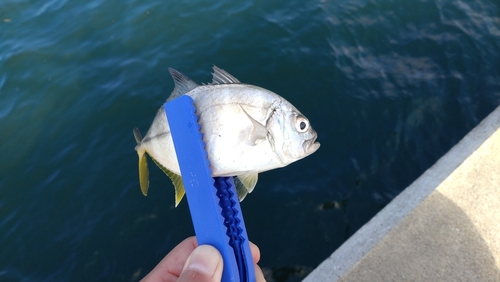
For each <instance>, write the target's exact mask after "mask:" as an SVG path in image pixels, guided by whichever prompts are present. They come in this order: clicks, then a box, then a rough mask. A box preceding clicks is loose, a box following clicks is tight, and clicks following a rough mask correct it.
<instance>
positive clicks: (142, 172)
mask: <svg viewBox="0 0 500 282" xmlns="http://www.w3.org/2000/svg"><path fill="white" fill-rule="evenodd" d="M134 137H135V141H136V142H137V144H140V143H141V141H142V135H141V133H140V132H139V129H138V128H137V127H136V128H134ZM137 147H139V146H137ZM137 147H136V150H137V154H138V155H139V184H140V186H141V191H142V194H143V195H144V196H147V195H148V188H149V170H148V160H147V157H146V155H147V154H146V150H144V149H140V148H137Z"/></svg>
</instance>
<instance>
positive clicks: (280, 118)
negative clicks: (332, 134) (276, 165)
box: [268, 105, 320, 165]
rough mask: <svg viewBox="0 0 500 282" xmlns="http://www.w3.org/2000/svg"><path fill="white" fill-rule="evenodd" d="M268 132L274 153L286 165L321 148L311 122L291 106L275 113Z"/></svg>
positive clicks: (270, 120)
mask: <svg viewBox="0 0 500 282" xmlns="http://www.w3.org/2000/svg"><path fill="white" fill-rule="evenodd" d="M268 130H269V131H270V133H271V135H272V136H271V138H269V139H270V141H271V142H272V143H273V144H272V146H273V148H274V151H275V153H276V154H277V155H278V156H279V158H280V160H281V162H282V163H283V164H284V165H288V164H290V163H292V162H295V161H297V160H300V159H302V158H305V157H307V156H309V155H311V154H312V153H314V152H316V151H317V150H318V149H319V147H320V143H319V142H316V138H317V137H318V134H317V133H316V131H314V129H313V128H312V126H311V123H310V122H309V120H308V119H307V118H306V117H305V116H304V115H303V114H301V113H300V112H299V111H298V110H297V109H295V107H293V106H291V105H290V106H289V107H285V108H281V109H277V110H275V111H274V113H273V115H271V117H270V119H269V121H268Z"/></svg>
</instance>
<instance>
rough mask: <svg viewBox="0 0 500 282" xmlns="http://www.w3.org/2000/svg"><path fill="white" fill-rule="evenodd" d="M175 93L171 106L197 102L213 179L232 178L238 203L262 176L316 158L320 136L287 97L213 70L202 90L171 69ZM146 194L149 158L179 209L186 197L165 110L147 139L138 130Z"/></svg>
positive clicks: (141, 171)
mask: <svg viewBox="0 0 500 282" xmlns="http://www.w3.org/2000/svg"><path fill="white" fill-rule="evenodd" d="M169 71H170V73H171V75H172V77H173V79H174V82H175V89H174V91H173V92H172V94H171V96H170V97H169V98H168V99H167V102H168V101H170V100H172V99H175V98H177V97H179V96H181V95H188V96H190V97H191V98H192V99H193V100H194V106H195V108H196V114H197V115H198V118H199V119H198V122H199V124H200V126H201V129H200V130H201V133H202V135H203V141H204V142H205V145H206V147H205V149H206V151H207V155H208V160H209V162H210V168H211V170H212V176H213V177H217V176H234V177H235V180H236V181H235V182H236V183H237V190H238V196H239V198H240V200H243V198H244V197H245V196H246V195H247V193H249V192H251V191H252V190H253V188H254V187H255V184H256V182H257V178H258V173H260V172H263V171H267V170H271V169H275V168H279V167H284V166H286V165H288V164H290V163H292V162H295V161H297V160H299V159H302V158H304V157H306V156H308V155H310V154H312V153H314V152H315V151H316V150H317V149H318V148H319V146H320V144H319V143H318V142H315V140H316V137H317V134H316V132H315V131H314V130H313V129H312V127H311V126H310V124H309V121H308V120H307V118H305V117H304V116H303V115H302V114H301V113H300V112H299V111H298V110H297V109H296V108H295V107H294V106H293V105H292V104H291V103H289V102H288V101H286V100H285V99H284V98H283V97H281V96H279V95H277V94H275V93H273V92H271V91H269V90H266V89H264V88H261V87H258V86H254V85H249V84H243V83H240V82H239V80H237V79H236V78H234V77H233V76H232V75H230V74H229V73H227V72H225V71H224V70H222V69H219V68H217V67H215V66H214V73H213V81H212V83H211V84H206V85H198V84H196V83H195V82H193V81H192V80H191V79H189V78H188V77H186V76H185V75H183V74H181V73H180V72H178V71H176V70H174V69H169ZM134 134H135V136H136V141H137V143H138V144H137V146H136V148H135V149H136V151H137V153H138V155H139V178H140V183H141V190H142V192H143V194H145V195H146V194H147V190H148V186H149V180H148V179H147V178H148V172H147V162H146V159H145V158H146V157H145V156H146V154H148V155H149V156H150V157H151V158H152V159H153V160H154V161H155V163H156V164H157V165H158V166H159V167H160V168H161V169H162V170H163V171H164V172H165V173H166V174H167V175H168V176H169V177H170V178H171V180H172V181H173V183H174V186H175V190H176V205H177V204H178V203H179V202H180V200H181V199H182V197H183V195H184V187H183V186H182V181H181V178H180V169H179V165H178V162H177V156H176V154H175V149H174V145H173V141H172V136H171V134H170V127H169V125H168V120H167V117H166V115H165V110H164V108H163V107H161V108H160V109H159V110H158V112H157V114H156V116H155V119H154V120H153V123H152V125H151V127H150V128H149V130H148V132H147V134H146V135H145V136H144V138H141V136H140V134H139V133H138V130H137V129H134Z"/></svg>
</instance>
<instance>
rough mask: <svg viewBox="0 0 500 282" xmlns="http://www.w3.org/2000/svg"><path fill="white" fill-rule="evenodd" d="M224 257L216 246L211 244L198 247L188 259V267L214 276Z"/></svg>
mask: <svg viewBox="0 0 500 282" xmlns="http://www.w3.org/2000/svg"><path fill="white" fill-rule="evenodd" d="M221 260H222V257H221V255H220V253H219V251H217V249H216V248H214V247H212V246H209V245H201V246H199V247H197V248H196V249H195V250H194V251H193V252H192V253H191V255H190V256H189V258H188V260H187V261H186V268H187V269H189V270H194V271H198V272H201V273H204V274H207V275H209V276H213V275H214V273H215V271H216V269H217V266H218V265H219V263H220V261H221Z"/></svg>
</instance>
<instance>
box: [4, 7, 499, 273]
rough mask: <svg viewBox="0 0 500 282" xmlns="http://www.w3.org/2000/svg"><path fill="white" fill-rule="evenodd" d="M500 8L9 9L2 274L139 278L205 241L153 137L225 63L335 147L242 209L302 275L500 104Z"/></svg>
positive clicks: (268, 178) (268, 254) (273, 177)
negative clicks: (179, 88) (195, 238)
mask: <svg viewBox="0 0 500 282" xmlns="http://www.w3.org/2000/svg"><path fill="white" fill-rule="evenodd" d="M499 15H500V4H499V3H498V2H497V1H493V0H484V1H482V0H481V1H470V0H464V1H438V0H434V1H431V0H429V1H387V0H380V1H376V0H371V1H352V0H349V1H299V0H292V1H261V0H255V1H252V0H245V1H239V2H238V3H236V2H232V1H217V2H212V1H202V0H193V1H154V0H145V1H133V0H125V1H117V0H111V1H104V0H90V1H88V0H86V1H82V0H74V1H63V0H51V1H41V0H40V1H27V0H24V1H23V0H7V1H3V2H2V4H0V132H1V134H2V137H1V138H0V140H1V142H0V158H1V160H2V162H1V164H0V168H1V169H0V173H1V176H0V246H2V247H1V255H0V280H2V281H89V280H90V281H137V280H139V279H140V278H141V277H143V276H144V275H145V274H146V273H147V272H149V271H150V270H151V269H152V268H153V267H154V266H155V265H156V263H158V262H159V261H160V259H161V258H162V257H163V256H165V254H166V253H167V252H168V251H169V250H171V249H172V248H173V247H174V246H175V245H176V244H177V243H178V242H180V241H181V240H182V239H184V238H185V237H188V236H191V235H193V228H192V225H191V222H190V216H189V211H188V208H187V204H186V202H185V201H183V203H182V204H181V205H180V206H179V207H178V208H174V207H173V204H174V193H173V188H172V185H171V183H170V181H169V180H168V178H167V177H166V176H165V175H163V173H162V172H161V171H160V170H159V169H157V168H156V167H155V166H154V165H153V164H152V163H150V168H151V169H150V181H151V186H150V193H149V195H148V197H143V196H142V195H141V193H140V189H139V183H138V176H137V154H136V153H135V151H134V146H135V141H134V138H133V135H132V128H134V127H139V128H140V129H141V131H142V132H145V131H146V130H147V128H148V127H149V125H150V123H151V121H152V119H153V117H154V114H155V113H156V110H157V109H158V108H159V107H160V105H161V104H162V103H163V102H164V101H165V99H166V98H167V97H168V95H169V94H170V92H171V91H172V89H173V82H172V80H171V78H170V77H169V75H168V70H167V68H168V67H174V68H176V69H178V70H180V71H181V72H183V73H185V74H186V75H188V76H190V77H191V78H192V79H193V80H195V81H197V82H210V81H211V74H210V71H211V66H212V65H213V64H216V65H217V66H219V67H221V68H223V69H225V70H227V71H228V72H229V73H231V74H233V75H234V76H235V77H237V78H238V79H239V80H240V81H242V82H245V83H250V84H255V85H258V86H261V87H264V88H267V89H270V90H272V91H274V92H276V93H278V94H280V95H282V96H283V97H285V98H286V99H287V100H289V101H290V102H292V103H293V104H294V105H296V106H297V108H299V109H300V110H301V112H302V113H304V114H305V115H306V116H307V117H308V118H309V120H310V121H311V122H312V125H313V127H314V128H315V129H316V131H317V132H318V134H319V137H318V141H320V142H321V143H322V146H321V148H320V149H319V151H318V152H317V153H315V154H314V155H312V156H310V157H307V158H306V159H304V160H302V161H299V162H297V163H294V164H292V165H290V166H288V167H286V168H283V169H278V170H275V171H270V172H266V173H263V174H261V175H260V179H259V183H258V185H257V188H256V189H255V191H254V192H253V193H252V194H251V195H249V196H248V197H247V198H246V199H245V201H244V202H243V203H242V209H243V212H244V216H245V221H246V226H247V230H248V233H249V236H250V239H251V240H252V241H253V242H255V243H256V244H257V245H258V246H259V247H260V248H261V253H262V259H261V263H260V265H261V267H262V268H263V269H264V271H265V272H266V276H267V278H268V280H269V281H298V280H300V279H301V278H303V277H304V276H305V275H306V274H307V273H308V272H310V271H311V270H312V269H313V268H314V267H316V266H317V265H318V264H319V263H320V262H321V261H322V260H324V259H325V258H326V257H328V256H329V255H330V254H331V253H332V252H333V251H334V250H335V249H336V248H338V247H339V246H340V245H341V244H342V243H343V242H344V241H345V240H346V239H347V238H349V236H351V235H352V234H353V233H354V232H356V230H358V229H359V228H360V227H361V226H362V225H363V224H364V223H366V222H367V221H368V220H369V219H370V218H371V217H373V216H374V215H375V214H376V213H377V212H378V211H379V210H380V209H382V208H383V207H384V206H385V205H387V204H388V203H389V202H390V201H391V200H392V199H393V198H394V197H395V196H396V195H398V193H400V192H401V191H402V190H403V189H404V188H405V187H407V186H408V185H409V184H410V183H411V182H412V181H414V180H415V179H416V178H417V177H418V176H419V175H421V174H422V173H423V172H424V171H425V170H426V169H427V168H429V167H430V166H431V165H432V164H433V163H434V162H435V161H436V160H437V159H439V158H440V157H441V156H442V155H443V154H445V153H446V152H447V151H448V150H449V149H450V148H451V147H452V146H453V145H454V144H456V143H457V142H458V141H459V140H460V139H461V138H462V137H463V136H464V135H465V134H466V133H467V132H468V131H469V130H471V129H472V128H473V127H474V126H476V125H477V124H478V123H479V122H480V121H481V120H482V119H483V118H484V117H485V116H486V115H487V114H488V113H490V112H491V111H492V110H493V109H494V108H495V107H496V106H498V105H499V103H500V67H499V66H500V49H499V48H500V16H499Z"/></svg>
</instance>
